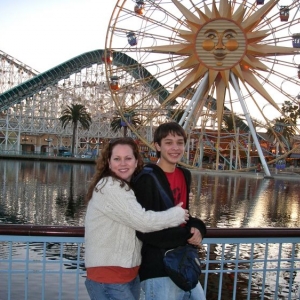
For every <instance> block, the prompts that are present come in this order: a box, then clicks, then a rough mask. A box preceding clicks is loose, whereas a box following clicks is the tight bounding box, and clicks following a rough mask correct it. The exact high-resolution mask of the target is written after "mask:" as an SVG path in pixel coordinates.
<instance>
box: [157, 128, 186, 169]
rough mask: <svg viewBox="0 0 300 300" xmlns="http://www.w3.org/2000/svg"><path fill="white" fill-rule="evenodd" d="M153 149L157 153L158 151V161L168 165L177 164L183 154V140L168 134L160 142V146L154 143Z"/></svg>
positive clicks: (180, 137)
mask: <svg viewBox="0 0 300 300" xmlns="http://www.w3.org/2000/svg"><path fill="white" fill-rule="evenodd" d="M155 147H156V150H157V151H160V160H163V161H165V162H168V163H170V164H177V163H178V162H179V161H180V160H181V158H182V156H183V154H184V149H185V144H184V138H183V137H182V136H179V135H177V134H176V135H173V134H170V133H169V134H168V135H167V136H166V137H165V138H163V139H162V140H161V143H160V145H158V143H155Z"/></svg>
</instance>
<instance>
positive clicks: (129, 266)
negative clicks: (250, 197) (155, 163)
mask: <svg viewBox="0 0 300 300" xmlns="http://www.w3.org/2000/svg"><path fill="white" fill-rule="evenodd" d="M142 167H143V161H142V158H141V156H140V154H139V150H138V147H137V145H136V143H135V142H134V140H133V139H131V138H119V139H114V140H112V141H111V142H110V143H109V144H108V145H106V147H105V148H104V149H103V150H102V153H101V156H100V158H99V159H98V161H97V167H96V173H95V175H94V177H93V179H92V182H91V184H90V187H89V189H88V193H87V203H88V207H87V212H86V218H85V265H86V268H87V279H86V287H87V290H88V293H89V295H90V298H91V299H92V300H97V299H101V300H109V299H115V300H117V299H122V300H138V299H139V294H140V281H139V277H138V270H139V265H140V263H141V242H140V241H139V240H138V239H137V237H136V230H138V231H140V232H150V231H156V230H161V229H164V228H167V227H173V226H177V225H179V224H182V223H185V222H186V221H187V220H188V212H187V210H184V209H182V208H181V205H182V204H180V205H178V206H176V207H173V208H171V209H169V210H167V211H163V212H157V213H156V212H153V211H145V210H144V209H143V208H142V207H141V206H140V204H139V203H138V202H137V201H136V198H135V196H134V193H133V191H132V189H131V188H130V185H129V182H130V180H131V177H132V176H133V174H134V173H137V172H139V171H140V170H141V169H142Z"/></svg>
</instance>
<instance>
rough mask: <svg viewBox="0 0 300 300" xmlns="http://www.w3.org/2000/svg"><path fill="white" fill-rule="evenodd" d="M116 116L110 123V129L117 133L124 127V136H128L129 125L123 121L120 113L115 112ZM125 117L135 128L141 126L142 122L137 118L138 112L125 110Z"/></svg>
mask: <svg viewBox="0 0 300 300" xmlns="http://www.w3.org/2000/svg"><path fill="white" fill-rule="evenodd" d="M114 114H115V115H114V116H113V119H112V121H111V123H110V127H111V129H112V131H113V132H117V131H118V130H120V129H121V128H122V127H123V128H124V132H123V134H124V136H127V129H128V126H127V123H126V122H125V121H124V120H123V118H122V116H121V114H120V113H119V112H118V111H115V113H114ZM123 115H124V117H125V118H126V120H127V122H128V123H130V124H131V125H132V126H133V127H137V126H139V125H141V120H140V119H139V118H138V117H137V115H136V112H135V111H134V110H133V109H131V108H125V109H124V113H123Z"/></svg>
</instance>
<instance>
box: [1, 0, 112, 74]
mask: <svg viewBox="0 0 300 300" xmlns="http://www.w3.org/2000/svg"><path fill="white" fill-rule="evenodd" d="M116 3H117V0H0V15H1V17H0V50H1V51H3V52H5V53H7V54H9V55H11V56H12V57H14V58H16V59H18V60H19V61H21V62H23V63H25V64H26V65H28V66H30V67H31V68H33V69H35V70H37V71H39V72H44V71H46V70H48V69H51V68H53V67H54V66H56V65H58V64H60V63H63V62H65V61H67V60H69V59H71V58H73V57H75V56H77V55H80V54H82V53H84V52H89V51H92V50H96V49H103V48H104V45H105V36H106V31H107V27H108V24H109V20H110V17H111V14H112V12H113V9H114V7H115V4H116Z"/></svg>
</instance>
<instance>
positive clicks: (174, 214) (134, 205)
mask: <svg viewBox="0 0 300 300" xmlns="http://www.w3.org/2000/svg"><path fill="white" fill-rule="evenodd" d="M127 189H128V187H126V188H125V187H123V188H122V187H121V186H120V183H119V182H118V181H113V180H112V179H111V178H108V181H107V182H106V184H105V185H104V186H103V187H102V189H101V191H99V192H95V191H94V194H93V199H92V200H93V202H94V205H96V209H98V210H99V211H101V212H102V213H103V214H105V215H107V216H108V217H109V218H111V219H113V220H114V221H116V222H119V223H122V224H124V225H126V226H129V227H131V228H133V229H135V230H138V231H140V232H152V231H157V230H161V229H165V228H169V227H174V226H177V225H179V224H182V223H184V221H185V220H184V216H185V211H184V209H182V208H181V207H173V208H171V209H168V210H166V211H163V212H154V211H151V210H149V211H146V210H145V209H144V208H142V206H141V205H140V204H139V203H138V202H137V200H136V197H135V195H134V193H133V191H132V190H127Z"/></svg>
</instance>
